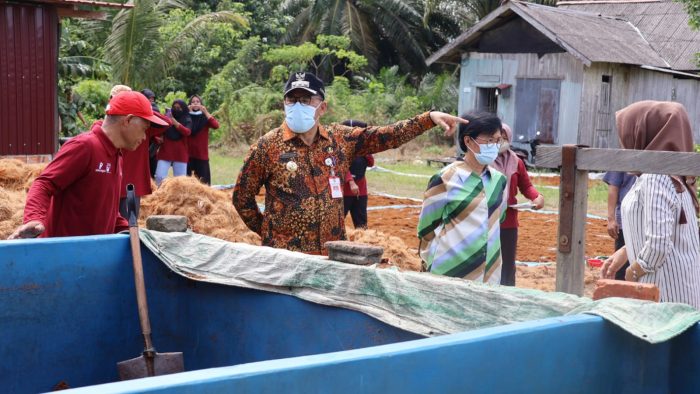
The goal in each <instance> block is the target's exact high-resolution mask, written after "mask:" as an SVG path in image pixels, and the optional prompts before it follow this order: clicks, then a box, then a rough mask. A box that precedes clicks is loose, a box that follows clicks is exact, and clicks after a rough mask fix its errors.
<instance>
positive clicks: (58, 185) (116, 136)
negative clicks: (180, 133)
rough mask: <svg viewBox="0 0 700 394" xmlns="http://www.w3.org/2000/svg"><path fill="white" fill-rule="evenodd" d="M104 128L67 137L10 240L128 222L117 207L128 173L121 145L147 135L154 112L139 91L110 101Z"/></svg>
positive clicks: (96, 230) (109, 229) (102, 230)
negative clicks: (123, 163)
mask: <svg viewBox="0 0 700 394" xmlns="http://www.w3.org/2000/svg"><path fill="white" fill-rule="evenodd" d="M106 113H107V116H105V119H104V122H103V124H102V126H101V127H99V128H96V129H93V130H91V131H90V132H87V133H84V134H81V135H79V136H77V137H75V138H72V139H71V140H70V141H68V142H66V143H65V144H64V145H63V147H61V149H60V150H59V152H58V153H57V154H56V157H55V158H54V159H53V161H51V163H49V165H48V166H47V167H46V169H45V170H44V171H43V172H42V173H41V175H39V177H38V178H37V179H36V180H35V181H34V183H33V184H32V187H31V188H30V189H29V193H28V194H27V202H26V205H25V207H24V224H23V225H21V226H19V227H18V228H17V230H15V232H14V233H12V235H10V237H9V239H15V238H34V237H37V236H40V237H67V236H77V235H95V234H111V233H115V232H119V231H121V230H125V229H126V228H128V223H127V222H126V220H125V219H124V218H123V217H121V216H120V215H119V213H118V211H117V208H118V203H119V190H118V189H119V188H120V185H121V177H122V155H121V149H127V150H132V151H133V150H134V149H136V148H137V147H138V146H139V145H140V144H141V143H142V142H143V141H144V140H145V139H146V129H148V128H149V127H150V125H151V122H152V123H155V124H158V125H162V126H165V125H167V123H166V122H164V121H163V120H161V119H160V118H158V117H157V116H155V115H153V111H152V110H151V105H150V103H149V102H148V99H146V97H144V96H143V95H142V94H141V93H139V92H122V93H119V94H117V95H116V96H114V97H113V98H112V100H110V102H109V108H108V109H107V110H106Z"/></svg>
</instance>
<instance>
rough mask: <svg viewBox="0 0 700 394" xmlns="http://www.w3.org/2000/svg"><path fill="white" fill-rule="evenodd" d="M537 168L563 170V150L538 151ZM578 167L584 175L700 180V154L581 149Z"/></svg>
mask: <svg viewBox="0 0 700 394" xmlns="http://www.w3.org/2000/svg"><path fill="white" fill-rule="evenodd" d="M535 164H536V165H537V166H538V167H543V168H559V167H560V166H561V147H560V146H539V147H537V157H536V162H535ZM576 167H577V168H578V169H579V170H584V171H622V172H640V173H648V174H670V175H691V176H700V154H697V153H689V152H665V151H639V150H632V149H596V148H580V149H579V150H578V152H577V154H576Z"/></svg>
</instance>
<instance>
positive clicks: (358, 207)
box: [343, 196, 367, 228]
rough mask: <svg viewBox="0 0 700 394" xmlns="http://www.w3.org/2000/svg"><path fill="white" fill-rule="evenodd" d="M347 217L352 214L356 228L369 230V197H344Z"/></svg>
mask: <svg viewBox="0 0 700 394" xmlns="http://www.w3.org/2000/svg"><path fill="white" fill-rule="evenodd" d="M343 206H344V207H345V216H347V215H348V212H350V217H352V224H353V225H354V226H355V228H367V196H357V197H347V196H346V197H343Z"/></svg>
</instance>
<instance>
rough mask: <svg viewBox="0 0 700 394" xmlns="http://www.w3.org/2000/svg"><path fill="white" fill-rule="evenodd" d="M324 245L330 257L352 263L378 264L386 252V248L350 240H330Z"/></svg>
mask: <svg viewBox="0 0 700 394" xmlns="http://www.w3.org/2000/svg"><path fill="white" fill-rule="evenodd" d="M324 246H325V247H326V250H328V258H329V259H331V260H335V261H340V262H344V263H350V264H358V265H370V264H378V263H380V262H381V261H382V254H384V248H381V247H378V246H372V245H366V244H361V243H354V242H350V241H330V242H326V243H325V245H324Z"/></svg>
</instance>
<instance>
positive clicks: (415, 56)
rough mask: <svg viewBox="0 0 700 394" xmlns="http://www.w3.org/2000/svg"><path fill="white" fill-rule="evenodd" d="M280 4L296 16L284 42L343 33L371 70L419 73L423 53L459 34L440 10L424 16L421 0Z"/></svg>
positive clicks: (292, 1)
mask: <svg viewBox="0 0 700 394" xmlns="http://www.w3.org/2000/svg"><path fill="white" fill-rule="evenodd" d="M281 7H282V8H281V9H282V12H283V13H285V14H286V15H291V16H294V17H295V19H294V22H293V23H291V24H290V25H289V26H288V30H287V35H286V36H285V37H284V42H285V43H295V44H299V43H302V42H306V41H313V39H314V37H315V36H316V35H319V34H324V35H344V36H348V37H350V39H351V41H352V49H353V50H355V51H356V52H358V53H359V54H361V55H363V56H365V57H366V58H367V60H368V62H369V68H370V69H371V70H377V69H378V68H379V67H381V66H385V65H391V64H397V63H398V64H399V65H400V66H401V68H402V69H403V70H404V71H405V72H406V71H408V72H421V73H422V72H423V71H424V70H425V58H426V56H427V55H428V54H429V53H430V52H431V51H432V50H434V49H436V48H439V47H440V46H442V45H444V44H445V43H446V42H447V41H448V39H449V38H451V37H454V36H455V35H456V34H458V33H459V26H458V24H456V23H455V22H454V19H453V18H450V17H445V15H443V14H442V13H441V12H442V10H441V9H439V8H436V9H435V13H431V14H430V15H428V17H427V18H426V19H425V20H424V8H425V2H424V1H420V0H413V1H411V0H363V1H359V0H286V1H285V2H283V3H282V6H281Z"/></svg>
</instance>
